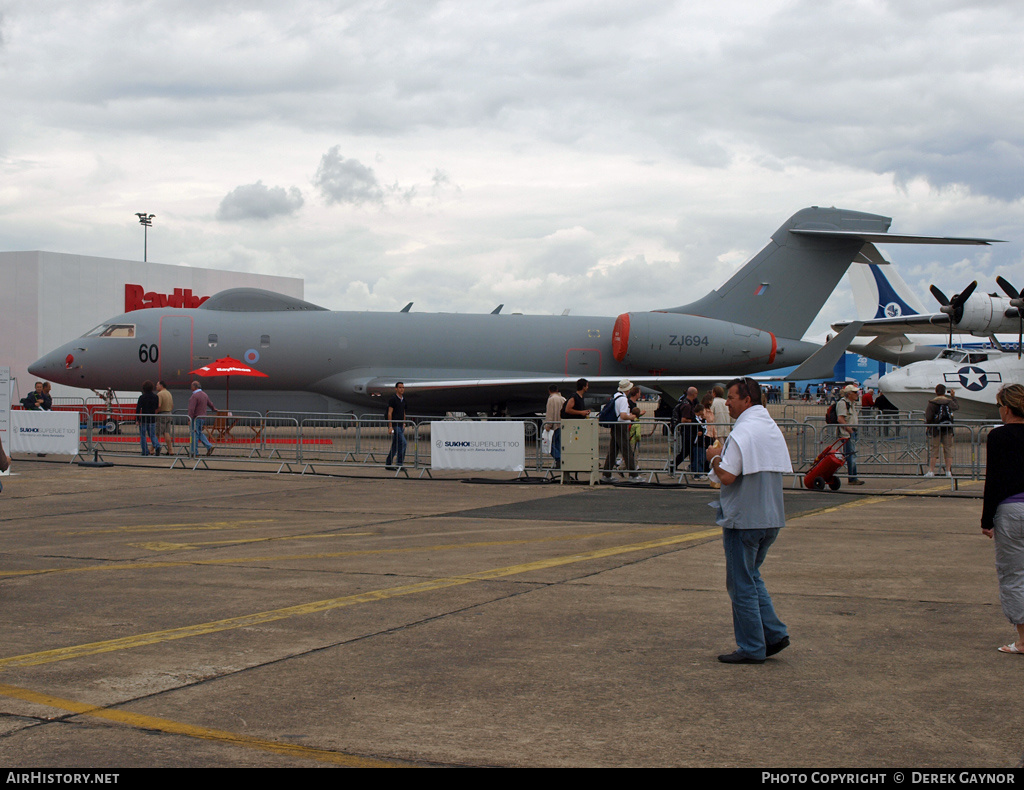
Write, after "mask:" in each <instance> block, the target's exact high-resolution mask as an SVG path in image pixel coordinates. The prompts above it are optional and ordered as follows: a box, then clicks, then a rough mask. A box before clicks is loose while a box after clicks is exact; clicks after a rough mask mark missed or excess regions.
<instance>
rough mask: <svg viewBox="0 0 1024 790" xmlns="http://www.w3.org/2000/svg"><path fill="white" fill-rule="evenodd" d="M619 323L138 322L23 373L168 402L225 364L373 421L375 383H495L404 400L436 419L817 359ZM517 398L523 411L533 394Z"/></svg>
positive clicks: (695, 324) (350, 317)
mask: <svg viewBox="0 0 1024 790" xmlns="http://www.w3.org/2000/svg"><path fill="white" fill-rule="evenodd" d="M631 315H632V316H634V317H635V316H637V315H643V316H644V317H645V318H646V317H647V316H650V317H651V321H650V325H648V326H641V327H634V328H633V330H632V331H631V332H630V333H629V335H628V338H627V339H626V340H625V342H624V343H620V345H619V347H618V348H617V349H613V343H612V338H613V327H614V326H615V324H616V319H613V318H607V317H588V316H527V315H517V314H512V315H500V314H499V315H491V314H488V315H466V314H458V313H452V314H436V313H433V314H431V313H376V312H330V311H326V310H314V311H308V312H306V311H267V312H233V311H230V310H214V309H204V308H198V309H170V308H168V309H150V310H139V311H134V312H131V313H125V314H122V315H120V316H117V317H115V318H112V319H110V320H109V321H107V322H105V324H104V325H103V326H106V327H121V328H120V329H114V330H107V332H106V333H107V334H108V335H110V336H101V335H102V334H104V332H102V331H101V332H99V333H98V334H93V336H89V335H86V336H83V337H81V338H78V339H77V340H75V341H72V342H71V343H67V344H65V345H64V346H62V347H61V348H59V349H56V350H55V351H53V352H51V353H50V354H48V355H47V356H45V357H43V358H42V359H40V360H39V361H38V362H36V363H35V364H34V365H33V366H32V371H33V373H35V374H36V375H39V376H41V377H44V378H47V379H49V380H51V381H54V382H58V383H61V384H66V385H69V386H74V387H89V388H92V389H101V388H107V387H110V388H112V389H115V390H138V389H139V387H140V386H141V383H142V382H143V381H144V380H146V379H151V380H154V381H155V380H157V379H163V380H164V381H165V382H166V383H167V386H168V387H170V388H172V389H180V388H184V387H187V385H188V383H189V382H190V381H192V380H193V379H194V378H195V376H193V375H190V373H189V371H191V370H193V369H195V368H198V367H200V366H201V365H204V364H206V363H208V362H210V361H212V360H215V359H217V358H219V357H224V356H232V357H234V358H236V359H240V360H243V361H245V362H246V363H247V364H249V365H251V366H252V367H254V368H256V369H258V370H260V371H261V372H263V373H265V374H266V375H267V378H245V377H238V376H236V377H232V380H231V389H232V390H233V391H234V390H236V389H237V390H261V389H262V390H286V391H287V390H290V391H294V390H301V391H307V392H313V393H318V394H321V395H327V396H329V397H332V398H335V399H338V400H341V401H343V402H346V403H351V404H357V405H363V406H368V407H377V408H379V407H380V403H381V401H380V394H381V392H380V391H379V389H380V388H379V387H376V386H375V383H378V382H379V381H380V380H382V379H391V380H393V379H408V380H412V381H415V380H417V379H429V380H439V379H452V380H484V381H485V382H487V381H495V382H497V381H499V380H500V381H501V382H504V384H497V383H496V384H494V385H493V386H490V387H488V385H487V384H486V383H484V384H483V385H479V384H478V385H476V386H474V387H472V388H471V389H470V388H466V389H463V390H460V389H459V388H458V387H456V388H455V389H446V390H445V391H444V392H436V393H433V394H431V393H430V392H424V393H420V394H418V395H417V397H416V401H417V403H418V405H420V406H424V407H427V408H441V407H443V408H445V409H446V410H448V409H452V408H455V407H457V406H463V407H467V406H470V405H477V406H483V407H485V406H486V405H487V404H488V403H493V402H495V399H499V400H509V399H512V400H515V399H516V398H517V397H519V395H518V393H516V392H515V387H514V379H515V378H520V377H521V378H530V379H536V378H543V377H550V378H551V379H552V380H553V381H558V380H562V379H575V378H578V377H581V376H582V377H598V376H605V377H609V376H612V377H622V378H626V377H630V376H640V375H659V376H682V375H693V376H702V375H712V376H714V375H720V376H722V377H730V376H734V375H745V374H749V373H755V372H758V371H763V370H767V369H770V368H773V367H779V366H781V365H787V364H789V365H791V364H796V363H798V362H800V361H802V360H803V359H804V358H806V356H808V355H809V354H810V353H813V351H814V350H816V349H817V346H816V345H814V344H812V343H804V342H801V341H798V340H791V339H779V338H776V337H774V336H773V335H772V334H771V333H769V332H761V331H758V330H756V329H753V328H750V327H744V326H741V325H738V324H733V323H730V322H726V321H718V320H714V319H709V318H703V317H698V316H690V315H683V314H678V313H650V314H635V313H634V314H631ZM635 323H646V321H635ZM616 351H617V352H618V355H619V356H620V357H622V359H623V361H618V360H617V359H616V358H615V356H616ZM510 382H511V383H510ZM221 384H222V382H221ZM221 384H218V383H217V382H216V381H213V382H209V383H208V386H210V387H213V388H217V387H219V386H221ZM522 396H523V397H526V398H529V399H530V400H532V401H536V400H537V398H538V396H537V386H536V385H535V384H534V385H531V387H530V389H529V391H528V392H524V393H522ZM428 403H429V404H431V405H430V406H427V404H428Z"/></svg>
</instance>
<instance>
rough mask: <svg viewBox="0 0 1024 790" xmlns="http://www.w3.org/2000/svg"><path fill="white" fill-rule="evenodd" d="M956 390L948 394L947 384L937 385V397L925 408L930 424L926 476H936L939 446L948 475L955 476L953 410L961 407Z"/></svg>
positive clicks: (925, 417) (926, 418)
mask: <svg viewBox="0 0 1024 790" xmlns="http://www.w3.org/2000/svg"><path fill="white" fill-rule="evenodd" d="M955 393H956V391H955V390H950V391H949V394H948V395H947V394H946V385H945V384H936V385H935V397H934V398H932V399H931V400H930V401H928V407H927V408H926V409H925V410H924V421H925V424H926V425H927V426H928V429H927V434H928V455H929V456H931V460H930V461H929V463H928V471H927V472H925V473H924V476H925V477H935V462H936V461H937V460H938V459H939V448H940V447H941V448H942V461H943V464H944V466H945V469H946V476H947V477H952V476H953V412H955V411H957V410H958V409H959V408H960V404H959V403H958V402H957V400H956V397H955Z"/></svg>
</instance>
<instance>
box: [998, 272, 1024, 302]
mask: <svg viewBox="0 0 1024 790" xmlns="http://www.w3.org/2000/svg"><path fill="white" fill-rule="evenodd" d="M996 285H998V286H999V287H1000V288H1002V289H1003V293H1004V294H1006V295H1007V296H1009V297H1010V298H1011V299H1019V298H1020V294H1019V293H1018V292H1017V289H1016V288H1014V287H1013V286H1012V285H1010V283H1008V282H1007V281H1006V280H1004V279H1003V278H1002V277H996Z"/></svg>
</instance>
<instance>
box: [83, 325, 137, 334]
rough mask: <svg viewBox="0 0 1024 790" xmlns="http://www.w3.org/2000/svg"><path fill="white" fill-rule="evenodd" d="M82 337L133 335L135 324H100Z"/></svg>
mask: <svg viewBox="0 0 1024 790" xmlns="http://www.w3.org/2000/svg"><path fill="white" fill-rule="evenodd" d="M82 337H135V324H100V325H99V326H98V327H96V328H95V329H93V330H92V331H90V332H86V333H85V334H84V335H82Z"/></svg>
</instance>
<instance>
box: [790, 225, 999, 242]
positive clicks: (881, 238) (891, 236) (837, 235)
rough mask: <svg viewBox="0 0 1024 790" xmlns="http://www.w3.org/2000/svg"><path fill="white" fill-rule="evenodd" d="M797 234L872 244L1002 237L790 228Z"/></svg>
mask: <svg viewBox="0 0 1024 790" xmlns="http://www.w3.org/2000/svg"><path fill="white" fill-rule="evenodd" d="M789 232H790V233H796V234H797V235H799V236H817V237H818V238H825V239H851V240H852V239H860V240H861V241H863V242H865V243H868V242H870V243H872V244H996V243H999V242H1001V241H1002V239H976V238H971V237H968V236H908V235H906V234H900V233H865V232H864V231H859V230H818V229H816V228H790V229H789Z"/></svg>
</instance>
